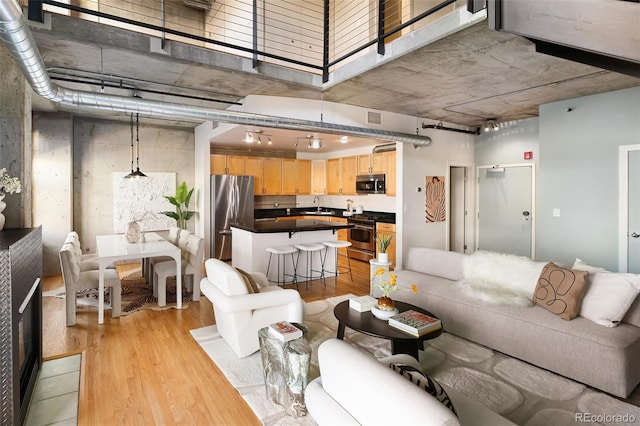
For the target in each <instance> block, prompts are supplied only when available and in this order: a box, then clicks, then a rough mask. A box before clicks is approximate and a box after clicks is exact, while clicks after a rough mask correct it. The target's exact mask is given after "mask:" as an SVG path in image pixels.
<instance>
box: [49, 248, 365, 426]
mask: <svg viewBox="0 0 640 426" xmlns="http://www.w3.org/2000/svg"><path fill="white" fill-rule="evenodd" d="M351 264H352V268H353V273H354V274H353V281H351V279H350V278H349V274H343V275H341V276H340V277H339V279H338V284H337V286H334V284H333V279H331V280H327V285H326V287H325V286H324V285H323V283H322V281H319V280H318V281H311V282H309V289H308V290H306V289H305V285H304V284H302V285H300V294H301V295H302V297H303V298H304V300H305V301H307V302H309V301H313V300H318V299H324V298H327V297H331V296H336V295H341V294H347V293H353V294H356V295H364V294H367V293H368V292H369V264H368V263H365V262H360V261H352V262H351ZM62 285H63V282H62V277H61V276H55V277H45V279H44V280H43V289H44V290H45V291H46V290H52V289H55V288H58V287H61V286H62ZM214 322H215V320H214V317H213V307H212V305H211V303H210V302H209V301H208V300H207V299H206V298H205V297H204V296H203V297H202V298H201V300H200V302H191V304H190V306H189V308H188V309H183V310H176V309H169V310H166V311H139V312H136V313H134V314H131V315H128V316H124V317H120V318H111V312H110V311H106V313H105V322H104V324H102V325H98V315H97V312H96V310H95V309H90V308H82V307H78V313H77V324H76V325H75V326H73V327H67V326H66V323H65V307H64V300H63V299H57V298H54V297H45V298H43V353H44V358H45V359H50V358H57V357H60V356H65V355H68V354H74V353H83V356H84V360H83V367H82V368H83V370H82V375H81V383H80V387H81V389H80V403H79V413H78V424H79V425H92V426H94V425H178V424H179V425H259V424H260V422H259V420H258V419H257V418H256V417H255V416H254V414H253V412H252V411H251V409H250V408H249V406H247V405H246V403H245V402H244V400H243V399H242V397H241V396H240V395H239V394H238V392H237V391H236V390H235V389H234V388H233V386H231V385H230V384H229V383H228V382H227V381H226V379H225V377H224V376H223V374H222V373H221V372H220V370H218V368H217V367H216V365H215V364H214V363H213V362H212V361H211V359H210V358H209V357H208V356H207V355H206V354H205V353H204V352H203V351H202V350H201V349H200V347H199V346H198V344H197V343H196V342H195V341H194V340H193V339H192V338H191V335H190V334H189V330H192V329H194V328H199V327H203V326H206V325H211V324H213V323H214Z"/></svg>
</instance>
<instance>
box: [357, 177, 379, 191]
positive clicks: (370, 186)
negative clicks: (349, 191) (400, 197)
mask: <svg viewBox="0 0 640 426" xmlns="http://www.w3.org/2000/svg"><path fill="white" fill-rule="evenodd" d="M385 192H386V188H385V175H383V174H381V175H358V176H356V193H357V194H384V193H385Z"/></svg>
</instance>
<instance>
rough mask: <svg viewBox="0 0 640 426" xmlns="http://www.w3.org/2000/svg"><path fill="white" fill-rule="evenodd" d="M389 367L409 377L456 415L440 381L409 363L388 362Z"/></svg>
mask: <svg viewBox="0 0 640 426" xmlns="http://www.w3.org/2000/svg"><path fill="white" fill-rule="evenodd" d="M389 367H391V369H392V370H393V371H395V372H396V373H399V374H400V375H402V376H403V377H404V378H406V379H409V381H410V382H411V383H413V384H415V385H417V386H418V387H420V388H422V389H423V390H425V391H426V392H428V393H429V394H431V395H432V396H433V397H434V398H436V399H437V400H438V401H440V402H441V403H442V404H444V406H445V407H447V408H448V409H449V410H451V411H452V412H453V414H455V415H456V416H457V415H458V413H456V409H455V407H454V406H453V403H452V402H451V399H449V395H447V391H445V390H444V388H443V387H442V386H441V385H440V383H438V382H436V381H435V380H434V379H432V378H431V377H429V376H427V375H426V374H424V373H423V372H422V371H420V370H418V369H416V368H415V367H412V366H410V365H406V364H397V363H392V364H389Z"/></svg>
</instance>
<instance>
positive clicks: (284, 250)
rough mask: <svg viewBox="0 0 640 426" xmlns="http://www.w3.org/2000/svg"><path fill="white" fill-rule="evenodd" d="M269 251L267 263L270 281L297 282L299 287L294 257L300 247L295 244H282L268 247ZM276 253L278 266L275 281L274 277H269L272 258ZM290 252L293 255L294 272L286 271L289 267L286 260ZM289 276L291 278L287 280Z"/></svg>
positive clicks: (280, 282)
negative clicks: (294, 245) (288, 272)
mask: <svg viewBox="0 0 640 426" xmlns="http://www.w3.org/2000/svg"><path fill="white" fill-rule="evenodd" d="M267 251H268V252H269V263H268V264H267V280H269V282H272V283H276V284H277V285H281V284H289V283H296V288H298V280H297V277H296V262H295V259H294V257H293V255H294V254H295V253H297V252H298V249H297V248H295V247H293V246H281V247H268V248H267ZM274 254H275V255H276V266H277V268H278V270H277V273H276V279H275V281H274V280H272V279H269V269H270V268H271V258H272V257H273V255H274ZM288 254H290V255H291V265H293V274H287V273H286V272H287V268H286V266H285V261H286V259H287V255H288ZM280 265H282V271H281V270H280ZM281 272H282V273H281ZM287 277H291V280H289V281H287V280H286V278H287Z"/></svg>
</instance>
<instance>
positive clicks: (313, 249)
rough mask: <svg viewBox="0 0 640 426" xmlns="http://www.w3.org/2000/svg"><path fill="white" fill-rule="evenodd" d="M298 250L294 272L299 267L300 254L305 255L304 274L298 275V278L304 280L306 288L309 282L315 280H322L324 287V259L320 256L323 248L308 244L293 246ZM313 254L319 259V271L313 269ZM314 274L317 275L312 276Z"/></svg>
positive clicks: (315, 244) (322, 246)
mask: <svg viewBox="0 0 640 426" xmlns="http://www.w3.org/2000/svg"><path fill="white" fill-rule="evenodd" d="M294 247H295V248H297V249H298V260H297V262H296V271H297V270H298V266H299V265H300V254H301V253H303V252H304V253H305V256H306V261H307V264H306V268H305V269H306V274H305V275H300V274H299V273H297V272H296V273H297V274H298V277H301V278H304V280H305V281H306V282H307V284H306V288H309V281H311V280H315V279H318V278H322V281H324V285H325V286H326V285H327V281H326V280H325V278H324V257H323V256H322V250H325V246H324V245H322V244H318V243H308V244H296V245H295V246H294ZM314 253H318V257H319V258H320V269H313V255H314ZM314 272H317V273H318V275H315V276H314V275H313V273H314Z"/></svg>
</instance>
